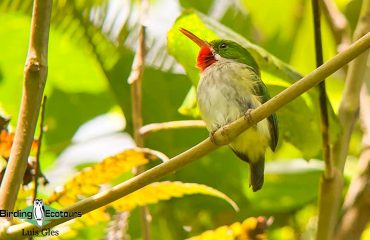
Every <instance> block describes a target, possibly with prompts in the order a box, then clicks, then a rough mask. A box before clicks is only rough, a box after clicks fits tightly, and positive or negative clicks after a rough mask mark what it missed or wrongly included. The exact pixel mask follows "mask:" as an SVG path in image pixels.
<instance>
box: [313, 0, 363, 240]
mask: <svg viewBox="0 0 370 240" xmlns="http://www.w3.org/2000/svg"><path fill="white" fill-rule="evenodd" d="M369 32H370V0H365V1H363V4H362V9H361V14H360V18H359V22H358V24H357V27H356V31H355V36H354V39H359V38H360V37H361V36H363V35H365V34H366V35H365V36H368V35H369V34H370V33H369ZM362 39H363V38H362ZM345 51H346V50H345ZM343 52H344V51H343ZM368 55H369V51H364V52H363V53H362V54H361V55H360V56H359V57H357V58H356V59H355V60H354V61H353V62H351V63H350V65H349V69H348V74H347V78H346V83H345V87H344V92H343V97H342V100H341V103H340V106H339V111H338V118H339V124H340V126H341V130H342V132H341V134H340V135H339V136H338V139H337V141H336V142H335V144H334V147H333V148H332V152H331V157H332V159H333V160H332V161H333V162H334V165H335V176H334V178H333V179H332V181H330V182H325V181H324V182H322V186H321V192H320V212H319V219H318V230H317V239H320V240H331V239H333V235H334V230H335V227H336V224H337V222H338V212H339V209H340V204H341V201H342V197H341V196H342V191H343V168H344V164H345V161H346V158H347V154H348V146H349V141H350V139H351V135H352V129H353V126H354V124H355V123H356V121H357V118H358V112H359V96H360V89H361V86H362V84H363V80H364V74H365V70H366V62H367V57H368Z"/></svg>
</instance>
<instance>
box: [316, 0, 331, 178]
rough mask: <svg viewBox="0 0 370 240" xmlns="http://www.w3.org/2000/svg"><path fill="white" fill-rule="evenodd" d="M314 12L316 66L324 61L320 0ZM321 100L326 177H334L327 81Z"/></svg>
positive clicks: (321, 89)
mask: <svg viewBox="0 0 370 240" xmlns="http://www.w3.org/2000/svg"><path fill="white" fill-rule="evenodd" d="M312 12H313V20H314V32H315V52H316V67H319V66H321V65H322V64H323V63H324V59H323V54H322V41H321V23H320V5H319V0H312ZM319 102H320V117H321V118H320V119H321V124H320V127H321V135H322V147H323V158H324V161H325V172H324V177H325V179H331V178H332V177H333V174H334V173H333V162H332V161H331V158H330V146H329V117H328V105H327V96H326V86H325V81H322V82H321V83H320V84H319Z"/></svg>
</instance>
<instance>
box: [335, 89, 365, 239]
mask: <svg viewBox="0 0 370 240" xmlns="http://www.w3.org/2000/svg"><path fill="white" fill-rule="evenodd" d="M368 95H369V92H368V91H367V90H366V85H365V84H364V85H363V87H362V91H361V99H360V104H361V107H360V110H361V112H360V118H361V122H362V128H363V130H364V131H363V132H364V135H363V141H362V142H363V149H364V150H363V151H362V153H361V156H360V159H359V163H358V166H359V168H358V169H359V175H358V176H357V177H356V178H355V177H354V180H352V182H351V185H350V187H349V190H348V192H347V196H346V199H345V201H344V204H343V205H344V206H343V208H344V214H343V217H342V218H341V221H340V223H339V224H338V231H336V237H335V239H338V240H345V239H360V237H361V234H362V232H363V231H364V229H365V228H366V225H367V223H368V222H369V219H370V198H369V196H370V184H369V183H370V102H369V100H368Z"/></svg>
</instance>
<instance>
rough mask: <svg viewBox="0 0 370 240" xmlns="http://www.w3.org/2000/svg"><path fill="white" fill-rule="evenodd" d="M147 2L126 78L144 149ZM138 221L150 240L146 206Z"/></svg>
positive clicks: (137, 135) (135, 128) (139, 141)
mask: <svg viewBox="0 0 370 240" xmlns="http://www.w3.org/2000/svg"><path fill="white" fill-rule="evenodd" d="M148 6H149V2H148V1H147V0H142V1H141V6H140V7H141V11H140V31H139V38H138V48H137V50H136V54H135V59H134V62H133V64H132V70H131V74H130V76H129V78H128V82H129V84H131V99H132V120H133V134H134V140H135V142H136V146H138V147H140V148H143V147H144V136H143V135H142V134H141V133H140V129H141V127H142V126H143V114H142V107H143V106H142V102H143V96H142V81H143V75H144V68H145V55H146V49H145V27H144V18H145V17H146V14H147V10H148ZM144 171H145V168H144V167H138V168H137V169H136V174H140V173H142V172H144ZM140 220H141V229H142V237H143V239H144V240H150V222H151V215H150V212H149V209H148V207H147V206H142V207H140Z"/></svg>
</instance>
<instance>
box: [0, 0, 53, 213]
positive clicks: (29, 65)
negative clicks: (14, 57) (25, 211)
mask: <svg viewBox="0 0 370 240" xmlns="http://www.w3.org/2000/svg"><path fill="white" fill-rule="evenodd" d="M51 6H52V0H35V1H34V5H33V14H32V22H31V35H30V43H29V49H28V56H27V60H26V66H25V75H24V85H23V95H22V101H21V108H20V114H19V119H18V124H17V129H16V132H15V137H14V144H13V146H12V149H11V153H10V158H9V163H8V165H7V168H6V171H5V175H4V179H3V182H2V184H1V188H0V196H1V197H0V209H5V210H9V211H12V210H13V208H14V204H15V201H16V199H17V194H18V190H19V187H20V184H21V183H22V180H23V175H24V173H25V170H26V166H27V158H28V155H29V153H30V149H31V145H32V141H33V136H34V133H35V128H36V123H37V117H38V114H39V111H40V106H41V100H42V95H43V92H44V87H45V83H46V78H47V62H48V61H47V54H48V39H49V29H50V15H51Z"/></svg>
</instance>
